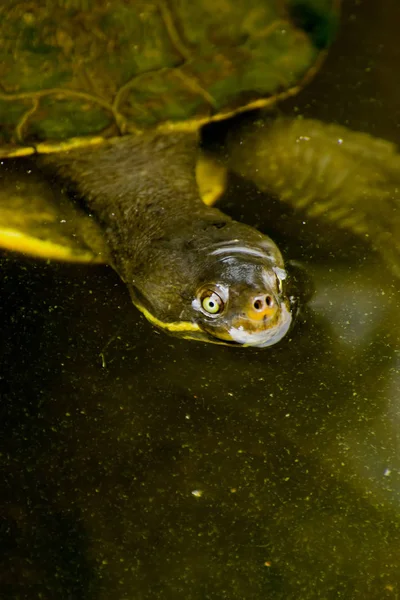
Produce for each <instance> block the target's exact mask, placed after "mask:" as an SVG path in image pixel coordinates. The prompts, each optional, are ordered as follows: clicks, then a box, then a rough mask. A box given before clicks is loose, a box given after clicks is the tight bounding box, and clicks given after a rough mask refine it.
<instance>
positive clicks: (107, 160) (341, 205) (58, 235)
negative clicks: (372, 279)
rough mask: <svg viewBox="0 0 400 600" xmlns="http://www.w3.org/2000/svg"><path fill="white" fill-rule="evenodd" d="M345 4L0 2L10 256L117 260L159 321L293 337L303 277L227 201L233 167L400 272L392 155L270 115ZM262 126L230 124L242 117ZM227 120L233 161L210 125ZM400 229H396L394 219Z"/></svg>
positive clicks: (387, 148) (378, 143)
mask: <svg viewBox="0 0 400 600" xmlns="http://www.w3.org/2000/svg"><path fill="white" fill-rule="evenodd" d="M339 9H340V7H339V1H338V0H212V1H211V0H114V1H113V2H108V1H106V0H51V2H50V1H47V2H43V1H39V0H19V1H18V2H15V0H3V2H2V6H1V8H0V123H1V129H0V158H1V169H0V177H1V186H0V246H2V247H3V248H6V249H8V250H12V251H19V252H23V253H27V254H29V255H32V256H36V257H42V258H47V259H53V260H67V261H71V262H72V261H76V262H85V263H90V262H93V263H107V264H109V265H111V266H112V267H113V268H114V269H115V270H116V272H117V273H118V274H119V276H120V277H121V279H122V280H123V282H124V283H125V284H126V286H127V288H128V290H129V293H130V296H131V298H132V301H133V304H134V305H136V307H137V308H139V310H141V311H142V313H143V314H144V315H145V316H146V317H147V318H148V320H149V321H150V322H151V323H153V324H154V325H155V326H156V327H158V328H161V329H163V330H165V331H166V332H168V333H170V334H173V335H176V336H179V337H182V338H185V339H190V340H197V341H204V342H212V343H217V344H224V345H228V346H235V347H252V348H264V347H269V346H271V345H273V344H275V343H277V342H278V341H280V340H281V339H282V338H283V337H284V336H285V335H286V334H287V333H288V331H290V330H291V327H292V325H293V323H294V321H295V317H296V315H297V314H298V312H299V307H300V306H301V297H302V294H301V293H300V291H299V289H300V288H301V285H300V284H299V283H298V281H297V279H296V276H295V275H293V273H292V272H291V269H290V261H287V260H286V259H284V258H283V256H282V253H281V252H280V250H279V248H278V247H277V245H276V244H275V243H274V242H273V240H272V239H271V238H270V237H268V236H267V235H265V234H264V233H261V232H259V231H258V230H256V229H255V228H253V227H250V226H248V225H245V224H243V223H240V222H237V221H234V220H233V219H231V218H230V217H228V216H227V215H225V214H224V213H222V212H221V211H220V210H219V209H218V208H217V207H216V206H214V204H215V202H216V200H217V199H218V197H219V195H220V193H221V191H222V190H223V189H224V185H225V180H226V172H227V171H233V172H236V173H238V174H239V175H241V176H243V177H245V178H247V179H248V180H250V181H252V182H253V183H255V184H256V185H257V186H258V188H259V189H260V190H263V191H268V192H269V193H272V194H274V195H277V196H279V197H280V198H281V199H282V200H283V201H284V202H289V203H291V204H292V205H293V206H295V207H299V208H301V209H302V210H304V211H305V213H306V214H309V215H320V217H321V218H323V219H325V220H328V221H332V222H335V223H336V224H337V225H338V226H339V227H342V228H345V229H349V230H351V231H353V232H355V233H357V234H359V235H360V236H363V237H365V236H369V238H370V239H371V240H373V242H374V244H375V245H376V247H377V248H378V250H380V251H381V252H382V253H383V254H384V256H385V257H386V259H387V260H388V262H389V263H390V265H391V266H392V267H393V269H394V270H395V271H396V272H398V271H399V269H398V267H399V243H398V238H399V236H398V235H396V233H397V234H398V232H399V228H398V225H399V222H398V214H397V213H396V210H397V212H398V208H399V191H398V190H399V189H400V185H399V178H400V175H399V174H400V158H399V155H398V153H397V150H396V147H395V146H394V145H393V144H391V143H389V142H387V141H385V140H380V139H375V138H373V137H372V136H370V135H368V134H366V133H361V132H354V131H350V130H348V129H347V128H345V127H343V126H341V125H337V124H327V123H322V122H318V121H316V120H311V119H302V118H298V117H297V116H296V117H293V118H288V117H286V118H275V117H273V118H272V117H271V114H272V113H271V110H270V109H271V108H272V107H275V105H276V104H277V102H279V101H281V100H282V99H285V98H288V97H290V96H294V95H295V94H297V93H298V92H300V91H301V89H302V88H303V87H304V86H305V85H306V83H307V82H308V81H310V79H311V78H312V77H313V76H314V75H315V73H316V72H317V71H318V69H319V68H320V66H321V64H322V62H323V60H324V57H325V55H326V52H327V50H328V48H329V46H330V44H331V42H332V40H333V39H334V37H335V33H336V30H337V27H338V23H339V17H340V15H339ZM256 109H257V110H260V109H262V111H263V116H262V117H261V118H260V116H259V114H258V116H257V118H256V119H254V121H251V122H245V123H242V124H240V123H239V124H237V123H234V120H233V117H235V115H238V114H239V113H243V112H245V111H254V110H256ZM228 119H229V120H230V121H229V123H230V122H232V127H228V128H227V130H228V133H227V136H226V140H225V143H224V144H223V147H222V149H221V150H220V153H219V155H217V154H215V155H213V156H212V157H210V156H207V155H206V156H202V154H201V151H200V150H199V149H200V148H201V144H200V138H201V131H202V129H203V127H204V126H206V125H207V124H209V123H212V122H216V121H222V120H228ZM396 219H397V220H396Z"/></svg>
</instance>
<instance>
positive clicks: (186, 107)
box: [0, 0, 338, 156]
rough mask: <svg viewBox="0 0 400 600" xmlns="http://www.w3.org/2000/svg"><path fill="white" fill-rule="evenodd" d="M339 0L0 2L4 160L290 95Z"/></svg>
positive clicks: (193, 122) (324, 39) (327, 32)
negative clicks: (9, 157)
mask: <svg viewBox="0 0 400 600" xmlns="http://www.w3.org/2000/svg"><path fill="white" fill-rule="evenodd" d="M337 4H338V0H286V1H285V0H113V1H112V2H109V1H108V0H46V1H43V0H22V1H21V0H20V1H18V2H15V0H3V1H2V3H1V7H0V123H1V129H0V156H19V155H28V154H30V153H33V152H51V151H58V150H62V149H65V148H69V147H71V146H76V145H79V146H80V145H82V144H92V143H98V142H101V141H102V140H103V139H105V138H107V137H111V136H114V135H119V134H121V133H133V132H140V131H143V130H146V129H154V128H159V129H161V130H162V129H163V128H165V129H171V128H172V129H174V128H181V129H196V128H198V127H200V126H201V125H203V124H204V123H206V122H208V121H210V120H217V119H222V118H225V117H228V116H230V115H232V114H234V113H236V112H238V111H240V110H246V109H249V108H256V107H262V106H265V105H268V104H269V103H272V102H273V101H275V100H276V99H278V98H280V97H282V96H285V95H288V94H294V93H296V91H297V90H298V89H299V87H301V84H302V82H303V81H304V80H305V79H307V78H308V77H309V76H310V75H311V74H312V73H313V72H314V71H315V69H316V68H317V66H318V61H319V58H320V56H321V52H322V53H323V50H324V49H325V48H326V47H327V46H328V45H329V42H330V41H331V39H332V36H333V34H334V31H335V28H336V23H337V18H338V11H337Z"/></svg>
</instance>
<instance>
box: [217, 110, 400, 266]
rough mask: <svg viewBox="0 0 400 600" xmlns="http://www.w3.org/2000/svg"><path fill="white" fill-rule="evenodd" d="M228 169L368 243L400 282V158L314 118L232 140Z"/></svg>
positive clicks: (260, 125) (263, 127)
mask: <svg viewBox="0 0 400 600" xmlns="http://www.w3.org/2000/svg"><path fill="white" fill-rule="evenodd" d="M228 147H229V153H230V154H229V167H230V168H231V169H232V170H233V171H235V172H237V173H239V174H240V175H242V176H244V177H245V178H247V179H249V180H251V181H253V182H254V183H255V184H256V185H257V186H258V187H259V188H260V189H261V190H264V191H268V192H270V193H272V194H274V195H277V196H279V197H280V198H281V199H282V200H283V201H285V202H288V203H289V204H291V205H292V206H294V207H295V208H298V209H301V210H302V211H304V213H305V214H306V215H307V216H309V217H314V218H319V219H321V220H324V221H327V222H332V223H334V224H335V225H336V226H339V227H341V228H344V229H347V230H351V231H352V232H355V233H357V234H359V235H360V236H363V237H368V239H369V241H370V242H371V243H372V245H373V246H374V247H375V248H376V249H377V250H378V251H379V252H380V253H381V254H382V255H383V256H384V258H385V260H386V261H387V262H388V264H389V266H390V267H391V269H392V270H393V271H394V272H395V274H396V275H397V276H398V277H400V154H399V153H398V151H397V148H396V146H395V145H394V144H391V143H390V142H387V141H385V140H382V139H378V138H374V137H372V136H371V135H368V134H366V133H359V132H355V131H351V130H349V129H347V128H346V127H342V126H340V125H335V124H326V123H321V122H319V121H314V120H310V119H278V120H276V121H272V120H265V121H262V122H257V123H254V124H253V125H250V126H248V125H247V126H246V127H243V128H242V129H240V130H239V131H236V132H235V134H233V135H232V136H231V137H230V139H229V140H228Z"/></svg>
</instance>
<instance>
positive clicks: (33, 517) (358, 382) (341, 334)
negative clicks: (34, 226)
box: [0, 0, 400, 600]
mask: <svg viewBox="0 0 400 600" xmlns="http://www.w3.org/2000/svg"><path fill="white" fill-rule="evenodd" d="M345 8H346V10H345V17H344V20H343V30H342V36H341V38H340V40H339V41H338V43H337V44H336V47H335V48H334V51H333V52H332V55H331V58H330V59H329V61H328V63H327V64H326V66H325V68H324V72H323V73H321V75H320V76H319V77H318V79H317V81H315V82H314V83H313V85H312V86H310V88H309V89H307V90H305V91H304V93H303V94H302V96H301V98H296V99H295V100H294V101H292V103H291V104H290V105H289V104H288V105H287V106H285V107H282V110H284V111H285V112H288V113H290V112H291V111H293V110H294V109H295V108H297V109H298V110H300V111H301V112H303V113H304V114H306V115H307V116H314V117H320V118H324V119H325V120H337V121H338V122H341V123H343V124H346V125H349V126H351V127H352V128H354V129H364V130H366V131H369V132H371V133H374V134H376V135H379V136H382V137H386V138H388V139H391V140H393V141H397V142H398V141H399V138H400V128H399V123H400V71H399V65H400V42H399V41H398V39H399V38H398V35H399V33H398V28H399V23H400V7H399V5H398V2H397V0H384V1H383V2H380V3H377V2H375V0H368V1H364V2H352V1H348V2H347V3H346V4H345ZM252 192H253V190H251V189H250V188H249V187H246V186H244V185H242V184H240V183H239V182H238V181H233V182H232V186H231V190H230V194H229V195H228V196H227V198H226V199H225V201H224V207H225V209H226V210H227V211H230V212H231V214H233V215H234V216H236V217H241V216H243V218H244V219H245V220H247V221H248V222H249V223H252V224H255V225H257V226H259V227H261V228H263V229H266V230H268V231H271V226H269V227H268V228H267V223H268V222H270V220H271V218H272V217H274V226H273V228H272V230H273V232H274V234H275V237H276V238H277V239H278V240H279V241H280V243H281V244H282V245H283V247H284V248H286V250H287V252H288V253H289V254H290V256H291V257H294V258H298V259H301V260H303V261H304V262H305V263H306V264H308V267H309V269H310V271H311V272H312V274H313V276H314V279H315V286H316V294H315V297H314V300H313V302H312V304H311V307H310V311H309V312H308V313H307V314H306V315H305V316H304V321H303V322H302V323H300V324H299V325H298V327H297V328H296V330H295V331H294V332H293V334H292V336H291V337H290V339H288V340H286V341H285V342H283V343H282V344H281V345H279V346H276V347H274V348H272V349H267V350H264V351H251V350H233V349H230V348H222V347H217V346H212V345H205V344H204V345H201V344H198V345H197V344H195V343H190V342H184V341H182V342H181V341H177V340H175V339H173V338H169V337H166V336H165V335H164V334H159V333H157V332H155V331H154V329H152V327H151V326H150V325H148V324H147V322H146V321H145V320H144V319H143V318H142V317H141V316H139V315H138V313H137V311H136V310H135V309H134V308H132V306H131V304H130V301H129V298H128V295H127V292H126V291H125V289H124V287H123V285H122V284H121V283H120V282H119V280H118V278H117V276H116V275H115V274H114V273H113V272H112V271H111V269H107V268H100V267H96V268H90V267H73V266H65V265H64V266H59V265H56V264H51V265H45V264H44V263H41V262H35V261H31V260H27V259H19V258H18V259H17V258H15V257H14V256H11V255H6V254H3V259H2V263H1V268H2V277H1V283H0V286H1V296H0V298H1V310H2V317H1V320H2V338H1V365H0V393H1V405H0V410H1V434H0V435H1V439H2V444H1V446H2V455H1V469H2V472H1V483H0V486H1V496H0V502H1V508H0V518H1V520H0V527H1V529H0V535H1V552H0V597H1V598H2V599H3V598H4V599H19V598H21V599H22V598H24V599H25V598H27V599H34V598H38V599H39V598H40V599H44V600H52V599H53V598H54V599H55V598H57V600H67V599H68V600H75V599H82V600H92V599H95V600H122V599H124V600H125V599H126V600H128V599H129V600H144V599H146V600H147V599H153V598H162V599H166V600H169V599H171V600H181V599H185V600H186V599H188V600H189V599H190V600H192V599H193V600H206V599H229V600H261V599H262V600H264V599H267V598H268V599H269V598H271V599H279V600H286V599H296V600H309V599H317V598H318V599H324V600H325V599H331V598H332V599H333V598H343V599H345V600H352V599H359V598H360V599H371V600H375V599H376V600H380V599H384V598H390V599H397V598H398V597H399V594H400V448H399V444H400V433H399V431H400V356H399V348H400V344H399V338H400V336H399V333H400V317H399V314H400V310H399V309H400V300H399V296H398V292H399V288H400V284H399V282H398V280H397V281H396V280H395V279H394V278H393V277H392V275H391V273H390V270H389V269H388V268H387V266H386V265H384V264H383V263H382V262H381V259H380V258H379V257H378V256H377V255H375V254H374V253H373V252H372V251H371V250H370V249H369V248H368V247H367V246H363V245H362V244H361V243H360V242H359V241H358V240H357V239H356V238H354V239H353V238H351V237H349V236H347V235H346V236H345V237H340V235H338V234H337V233H336V232H334V231H333V230H332V228H324V227H323V226H322V225H320V224H318V223H315V224H313V223H307V224H306V226H305V224H304V223H303V220H302V217H301V215H293V214H292V213H291V212H290V211H289V210H287V209H285V210H284V211H283V212H282V208H281V207H280V208H279V207H278V206H275V205H274V204H273V203H271V202H267V201H266V200H265V201H264V202H261V200H260V198H259V197H257V204H256V206H255V205H254V199H253V204H252V200H251V198H252ZM279 210H280V211H281V213H280V215H281V218H280V219H279V220H276V215H277V214H278V212H279Z"/></svg>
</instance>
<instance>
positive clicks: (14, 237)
mask: <svg viewBox="0 0 400 600" xmlns="http://www.w3.org/2000/svg"><path fill="white" fill-rule="evenodd" d="M0 247H2V248H5V249H6V250H12V251H13V252H23V253H24V254H30V255H31V256H36V257H38V258H47V259H54V260H65V261H68V262H79V263H93V262H94V263H104V262H105V261H104V259H103V257H102V256H100V255H97V256H96V255H95V254H93V252H91V251H90V250H87V251H85V250H83V249H82V248H77V249H76V251H75V252H74V250H73V249H71V248H70V247H69V246H63V245H61V244H57V243H55V242H51V241H47V240H40V239H38V238H35V237H32V236H30V235H26V234H24V233H21V232H20V231H15V230H13V229H0Z"/></svg>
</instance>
